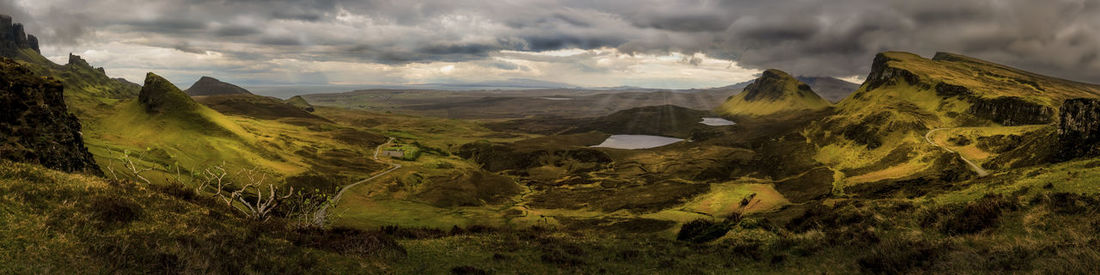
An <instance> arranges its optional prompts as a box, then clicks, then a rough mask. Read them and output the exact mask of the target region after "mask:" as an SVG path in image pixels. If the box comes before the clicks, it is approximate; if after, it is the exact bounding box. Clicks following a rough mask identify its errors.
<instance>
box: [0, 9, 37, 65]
mask: <svg viewBox="0 0 1100 275" xmlns="http://www.w3.org/2000/svg"><path fill="white" fill-rule="evenodd" d="M21 49H31V50H34V51H35V52H39V50H38V38H37V37H34V36H33V35H27V33H26V32H24V31H23V24H19V23H13V22H12V18H11V16H7V15H2V14H0V55H2V56H4V57H8V58H15V57H16V56H17V55H18V54H19V50H21Z"/></svg>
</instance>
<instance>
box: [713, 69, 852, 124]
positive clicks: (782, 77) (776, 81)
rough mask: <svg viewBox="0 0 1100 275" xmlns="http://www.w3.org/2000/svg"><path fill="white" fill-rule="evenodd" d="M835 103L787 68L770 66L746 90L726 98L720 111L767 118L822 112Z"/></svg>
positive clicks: (732, 114) (719, 108)
mask: <svg viewBox="0 0 1100 275" xmlns="http://www.w3.org/2000/svg"><path fill="white" fill-rule="evenodd" d="M831 105H832V104H830V103H829V102H828V101H826V100H825V99H822V98H821V96H818V95H817V94H816V93H814V91H813V90H812V89H810V86H809V85H806V84H805V83H802V82H801V81H799V80H798V79H795V78H794V77H792V76H791V75H789V74H787V73H785V72H783V71H780V70H775V69H770V70H767V71H764V73H763V74H762V75H761V76H760V78H757V79H756V80H755V81H753V83H752V84H749V86H748V87H745V90H744V91H742V92H741V93H739V94H737V95H734V96H731V97H730V98H728V99H726V102H725V103H723V104H722V106H720V107H718V112H719V113H722V114H725V115H729V116H747V117H765V116H775V115H785V114H793V113H800V112H812V111H820V110H824V109H827V108H829V106H831Z"/></svg>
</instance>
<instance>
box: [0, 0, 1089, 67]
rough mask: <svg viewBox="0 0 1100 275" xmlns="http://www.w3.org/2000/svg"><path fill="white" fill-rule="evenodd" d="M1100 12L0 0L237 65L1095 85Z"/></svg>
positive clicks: (453, 0) (1022, 4)
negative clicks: (738, 71) (651, 68)
mask: <svg viewBox="0 0 1100 275" xmlns="http://www.w3.org/2000/svg"><path fill="white" fill-rule="evenodd" d="M1098 2H1100V0H1053V1H1026V0H973V1H959V0H926V1H902V0H887V1H881V0H835V1H809V0H791V1H754V0H743V1H736V0H731V1H720V0H631V1H627V0H623V1H587V0H529V1H474V0H429V1H392V0H371V1H343V0H315V1H289V0H276V1H259V0H243V1H227V0H166V1H138V0H105V1H84V0H54V1H41V3H39V2H34V4H27V5H26V6H27V7H24V6H21V5H15V4H12V2H10V1H8V2H5V1H0V12H7V13H11V14H14V15H16V16H17V17H18V16H24V15H25V16H29V17H34V19H32V20H23V21H24V22H30V23H29V24H28V27H29V29H31V30H32V31H36V32H39V33H45V34H46V35H44V38H45V39H43V40H44V43H74V42H75V41H81V39H98V40H112V39H117V40H123V39H134V40H140V41H141V42H140V43H143V44H146V45H165V46H166V47H170V48H180V49H181V50H197V49H202V50H211V51H218V52H222V53H226V54H229V55H231V56H235V57H239V58H242V59H246V58H247V59H263V58H267V59H275V58H302V59H308V60H341V61H359V62H374V63H386V64H401V63H415V62H432V61H470V60H483V59H486V58H487V57H489V56H492V54H493V53H495V52H499V51H502V50H521V51H545V50H558V49H569V48H582V49H593V48H601V47H610V48H617V49H619V50H621V51H624V52H627V53H660V52H668V51H677V52H683V53H687V54H691V53H696V52H701V53H706V54H707V55H708V56H711V57H720V58H727V59H732V60H735V61H737V62H738V64H739V65H740V66H744V67H749V68H758V69H762V68H780V69H784V70H787V71H790V72H792V73H796V74H805V75H834V76H849V75H857V74H858V75H863V74H866V73H867V71H868V70H869V65H870V61H871V59H872V58H873V56H874V54H875V53H877V52H880V51H885V50H902V51H912V52H916V53H918V54H922V55H925V56H928V55H931V54H933V53H934V52H936V51H951V52H958V53H962V54H968V55H973V56H976V57H979V58H985V59H990V60H992V61H995V62H1000V63H1006V64H1008V65H1012V66H1018V67H1022V68H1024V69H1028V70H1035V71H1038V72H1041V73H1046V74H1052V75H1056V76H1063V77H1067V78H1071V79H1076V80H1082V81H1090V82H1100V58H1098V57H1097V55H1098V53H1097V49H1100V32H1098V31H1096V30H1097V29H1100V19H1097V18H1100V4H1098ZM74 22H76V23H74ZM92 30H95V32H92ZM92 34H94V37H90V36H91V35H92ZM181 40H183V41H188V44H186V45H187V47H179V46H178V45H179V44H180V43H179V42H178V41H181ZM687 61H689V62H688V63H689V64H697V63H693V62H690V61H692V60H690V59H689V60H687Z"/></svg>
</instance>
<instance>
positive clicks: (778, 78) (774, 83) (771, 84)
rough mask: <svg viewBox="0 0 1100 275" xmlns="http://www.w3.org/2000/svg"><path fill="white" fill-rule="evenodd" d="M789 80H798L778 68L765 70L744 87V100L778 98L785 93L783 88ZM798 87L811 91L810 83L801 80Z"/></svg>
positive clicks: (801, 89)
mask: <svg viewBox="0 0 1100 275" xmlns="http://www.w3.org/2000/svg"><path fill="white" fill-rule="evenodd" d="M790 81H798V80H796V79H794V78H792V77H791V76H790V75H788V74H787V73H785V72H783V71H780V70H775V69H771V70H766V71H764V73H762V74H760V78H757V79H756V80H755V81H753V82H752V84H749V86H748V87H745V91H744V93H745V101H761V100H778V99H780V98H782V97H783V96H784V95H785V94H786V91H784V89H785V88H786V86H787V82H790ZM798 89H799V90H800V91H810V92H811V93H812V90H811V89H810V85H806V84H805V83H802V82H798Z"/></svg>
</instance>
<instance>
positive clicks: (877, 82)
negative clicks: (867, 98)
mask: <svg viewBox="0 0 1100 275" xmlns="http://www.w3.org/2000/svg"><path fill="white" fill-rule="evenodd" d="M890 61H897V60H896V59H892V58H890V57H888V56H886V55H885V54H882V53H879V54H878V55H875V60H874V61H873V62H872V63H871V73H870V74H868V75H867V81H865V82H864V83H865V84H864V85H868V86H867V89H866V90H868V91H870V90H874V89H875V88H878V87H881V86H883V85H894V84H900V83H898V80H902V81H905V82H906V83H908V84H909V85H916V84H917V83H920V76H917V74H915V73H913V72H910V71H909V70H905V69H901V68H897V67H893V66H890Z"/></svg>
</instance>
